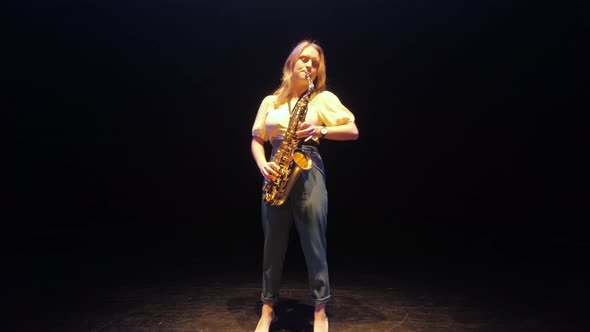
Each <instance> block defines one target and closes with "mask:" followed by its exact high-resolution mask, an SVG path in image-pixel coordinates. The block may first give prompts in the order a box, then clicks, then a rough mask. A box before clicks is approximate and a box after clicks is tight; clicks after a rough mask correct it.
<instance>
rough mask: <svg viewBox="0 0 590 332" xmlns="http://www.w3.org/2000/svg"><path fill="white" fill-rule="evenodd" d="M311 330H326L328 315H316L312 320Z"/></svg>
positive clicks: (319, 331)
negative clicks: (320, 316)
mask: <svg viewBox="0 0 590 332" xmlns="http://www.w3.org/2000/svg"><path fill="white" fill-rule="evenodd" d="M313 332H328V317H326V316H324V318H319V317H316V318H315V319H314V320H313Z"/></svg>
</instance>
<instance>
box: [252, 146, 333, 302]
mask: <svg viewBox="0 0 590 332" xmlns="http://www.w3.org/2000/svg"><path fill="white" fill-rule="evenodd" d="M303 148H304V149H306V150H308V151H309V152H310V155H311V159H312V163H313V166H312V168H311V169H309V170H301V173H300V174H299V176H298V178H297V181H296V182H295V183H294V185H293V188H292V189H291V192H290V193H289V195H288V198H287V200H286V201H285V203H283V205H280V206H272V205H269V204H267V203H266V202H265V201H264V200H262V229H263V233H264V250H263V262H262V270H263V271H262V272H263V273H262V294H261V300H262V302H263V303H274V302H276V301H277V299H278V298H279V289H280V284H281V277H282V274H283V263H284V260H285V253H286V251H287V246H288V244H289V233H290V230H291V226H292V225H293V224H295V228H296V230H297V233H298V235H299V241H300V243H301V248H302V250H303V255H304V257H305V263H306V266H307V272H308V281H309V287H310V290H311V298H312V301H313V302H314V303H315V304H320V303H326V302H328V300H329V298H330V281H329V274H328V260H327V251H326V228H327V213H328V192H327V190H326V184H325V174H324V165H323V163H322V159H321V156H320V154H319V151H318V149H317V147H315V146H303ZM274 153H275V151H274V150H273V153H272V155H271V157H274Z"/></svg>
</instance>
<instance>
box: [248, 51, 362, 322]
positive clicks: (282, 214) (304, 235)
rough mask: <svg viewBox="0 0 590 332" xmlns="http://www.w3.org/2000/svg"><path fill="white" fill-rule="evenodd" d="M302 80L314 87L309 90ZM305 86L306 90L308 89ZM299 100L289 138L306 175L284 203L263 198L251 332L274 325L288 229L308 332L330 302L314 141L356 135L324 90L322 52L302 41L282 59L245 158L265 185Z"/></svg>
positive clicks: (323, 198)
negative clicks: (304, 159)
mask: <svg viewBox="0 0 590 332" xmlns="http://www.w3.org/2000/svg"><path fill="white" fill-rule="evenodd" d="M308 75H309V76H308ZM308 77H309V78H310V79H311V81H312V82H313V85H310V84H309V83H310V82H309V80H308ZM311 86H313V90H310V89H309V88H310V87H311ZM302 96H306V97H309V100H308V103H303V104H304V105H305V108H306V116H305V120H304V121H300V123H299V125H298V127H297V130H296V138H297V140H299V142H300V146H301V148H302V149H303V150H304V151H306V153H308V154H309V156H310V158H311V162H312V167H311V168H310V169H309V170H302V171H301V172H300V173H299V176H298V177H297V178H296V181H295V182H294V185H293V187H292V189H291V190H290V191H289V193H288V196H287V199H286V201H285V202H284V203H282V204H280V205H274V204H270V203H269V202H268V199H264V195H263V200H262V228H263V232H264V251H263V263H262V265H263V266H262V268H263V271H262V272H263V274H262V294H261V300H262V303H263V305H262V313H261V316H260V320H259V322H258V325H257V327H256V332H267V331H268V330H269V328H270V324H271V322H272V319H273V317H274V312H273V305H274V304H275V303H276V302H277V300H278V297H279V288H280V282H281V277H282V273H283V262H284V258H285V253H286V250H287V245H288V242H289V241H288V239H289V232H290V229H291V226H292V224H293V223H294V224H295V228H296V229H297V232H298V234H299V240H300V241H301V247H302V249H303V254H304V257H305V262H306V266H307V271H308V279H309V286H310V290H311V296H312V300H313V302H314V304H315V311H314V332H319V331H322V332H324V331H328V319H327V317H326V311H325V305H326V303H327V302H328V300H329V299H330V282H329V275H328V262H327V257H326V227H327V213H328V192H327V190H326V185H325V174H324V166H323V163H322V159H321V156H320V153H319V142H321V139H331V140H341V141H344V140H356V139H357V138H358V135H359V132H358V129H357V126H356V124H355V122H354V121H355V118H354V115H353V114H352V113H351V112H350V111H349V110H348V109H347V108H346V107H345V106H344V105H343V104H342V103H341V102H340V100H339V99H338V97H337V96H336V95H335V94H333V93H332V92H330V91H328V90H326V65H325V59H324V52H323V50H322V48H321V47H320V46H319V45H318V44H317V43H315V42H313V41H310V40H303V41H301V42H299V43H298V44H297V45H296V46H295V47H294V48H293V50H292V51H291V53H290V54H289V56H288V57H287V60H286V61H285V65H284V67H283V75H282V83H281V85H280V87H279V88H278V89H277V90H276V91H275V92H274V93H273V94H272V95H269V96H266V97H265V98H264V99H263V100H262V103H261V104H260V107H259V109H258V113H257V115H256V119H255V121H254V125H253V127H252V143H251V150H252V156H253V157H254V160H255V162H256V165H257V166H258V168H259V170H260V172H261V173H262V176H263V177H264V180H265V183H269V182H272V181H273V180H275V179H276V177H277V176H278V175H279V171H280V170H281V167H280V166H279V164H277V163H275V161H274V156H275V154H276V153H277V151H279V150H280V147H281V143H282V140H283V137H285V133H286V132H287V129H288V125H289V119H290V118H291V114H290V112H291V111H293V110H294V109H296V108H297V109H299V108H301V106H300V105H302V104H298V101H300V98H301V97H302ZM306 100H307V99H306ZM296 106H299V107H296ZM267 142H268V143H269V144H266V143H267ZM265 144H266V145H265ZM267 146H270V147H271V148H272V150H271V152H270V158H269V159H267V155H268V154H267V150H266V149H265V148H266V147H267ZM263 188H264V187H263ZM263 194H264V190H263Z"/></svg>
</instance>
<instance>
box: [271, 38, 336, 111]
mask: <svg viewBox="0 0 590 332" xmlns="http://www.w3.org/2000/svg"><path fill="white" fill-rule="evenodd" d="M307 47H313V48H315V49H316V51H318V53H319V54H320V63H319V66H318V72H317V76H316V79H315V81H314V85H315V88H314V92H313V93H312V95H311V98H313V97H314V96H315V95H316V94H318V93H320V92H322V91H324V90H326V61H325V59H324V50H323V49H322V47H321V46H320V45H319V44H318V43H317V42H314V41H312V40H309V39H304V40H302V41H300V42H299V43H297V45H296V46H295V47H294V48H293V50H292V51H291V54H289V56H288V57H287V60H285V65H284V66H283V76H282V79H281V85H280V86H279V88H278V89H276V90H275V92H274V93H273V95H274V96H277V99H276V100H275V102H274V106H275V107H278V106H279V105H281V104H284V103H285V102H287V100H289V98H291V97H293V96H292V91H291V88H292V86H291V77H292V76H293V67H294V66H295V63H296V62H297V60H298V59H299V55H300V54H301V52H303V50H305V49H306V48H307Z"/></svg>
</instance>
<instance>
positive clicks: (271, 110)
mask: <svg viewBox="0 0 590 332" xmlns="http://www.w3.org/2000/svg"><path fill="white" fill-rule="evenodd" d="M276 98H277V96H274V95H271V96H266V97H265V98H264V99H263V100H262V103H260V107H259V108H258V113H257V114H256V118H255V120H254V125H253V126H252V136H258V137H260V138H262V139H263V140H264V141H273V140H275V139H282V138H283V136H284V134H285V132H286V131H287V127H288V126H289V118H290V110H289V104H288V103H284V104H282V105H280V106H279V107H278V108H275V107H274V101H275V100H276ZM305 121H306V122H309V123H311V124H312V125H316V126H327V127H331V126H338V125H343V124H347V123H350V122H354V115H353V114H352V112H351V111H350V110H349V109H348V108H347V107H346V106H344V105H343V104H342V102H340V99H338V97H337V96H336V95H335V94H334V93H332V92H330V91H327V90H324V91H322V92H320V93H318V94H317V95H316V96H315V97H314V98H313V99H311V100H310V101H309V103H308V104H307V114H306V116H305Z"/></svg>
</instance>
